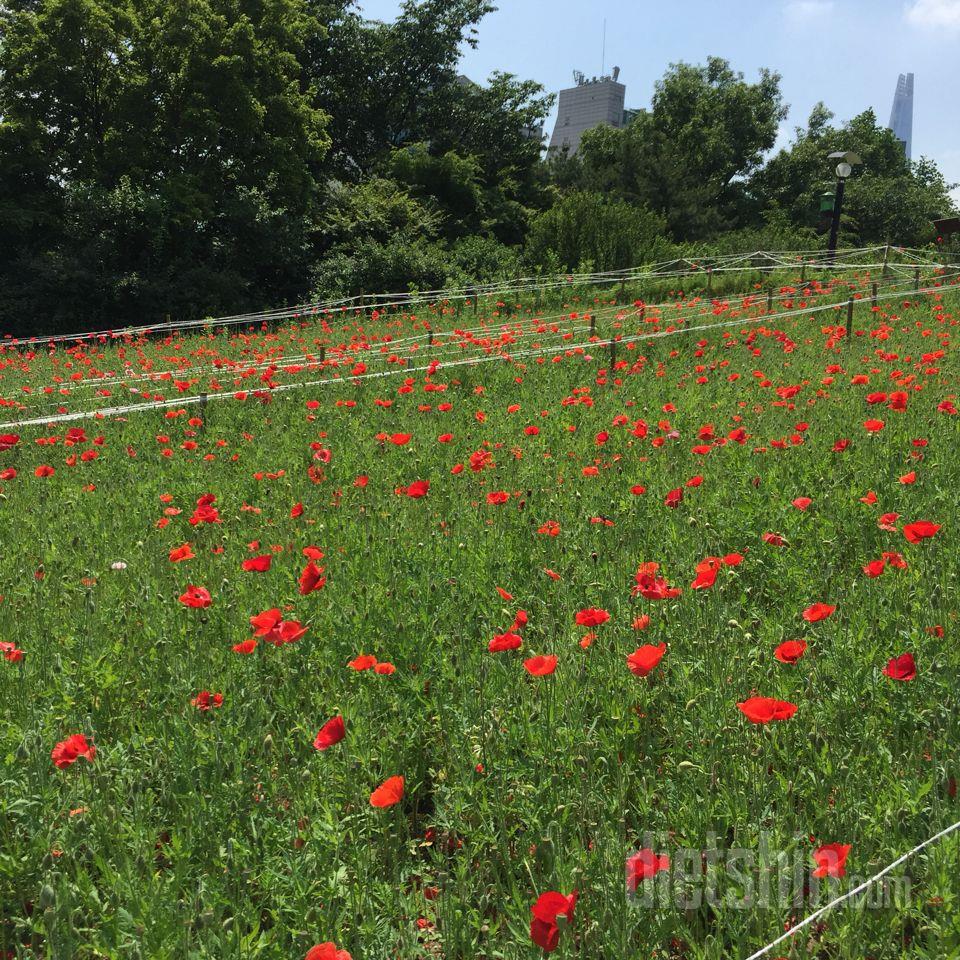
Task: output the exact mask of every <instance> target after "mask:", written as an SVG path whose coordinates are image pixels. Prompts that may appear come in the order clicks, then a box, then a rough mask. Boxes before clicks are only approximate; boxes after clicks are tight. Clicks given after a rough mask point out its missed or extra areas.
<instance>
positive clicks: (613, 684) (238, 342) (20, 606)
mask: <svg viewBox="0 0 960 960" xmlns="http://www.w3.org/2000/svg"><path fill="white" fill-rule="evenodd" d="M779 280H780V281H782V282H778V286H777V289H776V291H775V297H774V299H773V301H771V302H772V303H773V312H772V313H770V314H769V315H766V316H763V315H762V314H764V313H765V312H766V309H767V306H768V302H767V300H766V291H765V290H753V291H752V292H751V295H750V296H749V297H748V299H747V300H744V299H743V298H727V299H724V300H723V301H717V302H714V303H711V302H709V301H703V300H690V299H686V300H683V301H678V302H676V303H673V304H672V305H671V304H669V303H667V304H665V305H663V306H661V307H660V308H658V309H647V308H643V309H641V308H640V306H639V303H637V304H634V303H632V302H631V303H628V304H626V305H624V304H622V303H621V304H616V303H614V302H613V297H612V296H611V294H610V292H609V291H597V292H596V293H595V295H594V296H593V298H590V297H587V296H586V295H585V296H582V297H580V298H578V299H577V300H576V301H571V300H568V301H566V302H561V301H558V302H557V303H556V304H554V305H552V306H551V307H550V308H549V310H548V309H546V308H545V307H544V305H543V304H542V303H541V304H539V307H540V308H541V309H537V307H538V304H537V303H536V302H535V301H534V300H533V299H530V300H529V301H518V302H517V303H515V304H509V305H508V304H502V305H500V306H499V307H498V306H497V305H495V304H494V305H484V307H483V308H482V309H481V310H480V311H479V313H477V314H474V313H473V312H471V311H470V310H466V311H464V310H463V309H462V307H461V308H458V309H457V310H454V309H453V308H449V309H448V310H447V311H446V312H444V311H443V310H442V309H436V308H435V309H432V310H429V311H425V313H426V316H424V315H419V316H412V315H411V314H409V313H396V314H389V315H384V316H378V317H371V316H370V315H369V314H367V315H365V316H363V317H359V316H357V317H346V318H345V317H343V316H340V317H325V318H303V319H301V320H300V321H297V322H293V323H287V324H286V325H284V326H281V327H278V328H275V329H269V330H266V329H259V328H258V329H255V330H243V331H242V332H238V331H235V330H233V331H231V330H221V331H219V332H217V333H214V332H208V333H197V334H191V335H189V336H182V337H181V336H178V335H175V334H173V335H170V336H166V337H154V338H148V337H145V336H142V337H139V338H133V337H127V338H122V339H120V340H117V341H107V342H93V343H84V344H82V345H79V346H69V345H61V346H58V347H56V348H53V349H48V348H47V347H46V346H43V345H37V346H31V345H29V344H20V345H17V346H14V347H7V348H5V349H4V351H3V353H2V355H0V360H2V362H3V369H2V371H0V373H2V379H0V393H2V395H3V398H4V406H3V408H2V409H0V414H4V416H2V417H0V419H4V420H10V421H14V420H19V419H28V420H29V419H32V418H39V419H41V420H42V419H43V418H45V417H54V416H57V415H58V413H59V414H61V415H62V414H63V413H67V414H69V413H72V412H77V411H81V412H82V411H85V410H86V411H91V410H95V409H96V408H97V407H98V406H102V405H107V404H114V403H117V402H121V403H147V402H151V400H157V398H163V400H164V401H165V402H168V405H167V406H164V407H161V408H160V409H157V410H136V411H130V412H127V413H125V414H123V415H122V416H114V415H109V416H106V417H103V418H93V417H91V418H89V419H83V420H77V421H65V422H60V423H53V424H51V425H49V426H45V425H43V424H42V423H41V424H27V425H25V426H22V427H16V428H15V427H6V428H4V430H5V431H7V435H6V436H5V437H0V487H2V492H0V542H2V543H3V545H4V549H3V550H2V552H0V594H2V602H0V640H2V641H3V642H4V643H5V644H6V646H4V647H2V648H0V651H2V653H0V703H2V713H0V716H2V721H3V722H2V723H0V814H2V816H0V955H3V953H4V952H5V953H6V955H7V956H10V957H18V958H19V957H45V958H71V960H72V958H78V960H92V958H111V960H112V958H148V957H149V958H154V957H156V958H166V957H177V958H201V957H203V958H208V957H209V958H227V957H237V958H258V960H280V958H297V960H300V958H303V957H304V956H306V955H307V953H308V951H310V950H311V948H313V947H315V946H319V945H321V944H325V943H327V942H330V943H335V944H336V946H337V948H339V949H341V950H346V951H348V952H349V953H350V954H351V955H352V957H353V960H381V958H382V960H387V958H400V960H414V958H449V960H453V958H484V960H495V958H499V960H515V958H530V957H538V956H542V954H543V948H544V947H546V948H549V949H550V950H555V955H556V956H558V957H571V958H572V957H580V958H590V960H594V958H611V960H612V958H634V957H638V958H639V957H661V958H667V957H673V958H684V960H687V958H689V960H693V958H721V957H735V956H745V955H747V954H749V953H750V952H751V951H752V950H755V949H757V948H759V947H760V946H762V945H764V944H765V943H767V942H769V941H770V940H772V939H774V937H776V936H777V935H778V934H780V933H782V932H783V931H784V930H785V929H787V926H788V925H789V924H791V923H795V922H796V921H798V920H799V919H801V918H802V917H803V916H805V915H806V914H808V913H809V912H811V911H812V910H813V909H815V906H816V905H818V904H820V903H823V902H825V901H826V900H827V899H829V898H830V897H831V896H832V895H835V894H837V893H838V892H841V891H843V890H845V889H848V887H849V886H850V885H851V884H852V883H854V880H855V878H859V879H863V878H866V877H868V876H870V875H871V874H872V873H874V872H875V871H877V870H878V869H880V868H881V867H883V866H884V865H886V864H887V863H889V862H890V861H892V860H894V859H895V858H896V857H897V856H899V854H901V853H902V852H904V851H906V850H908V849H910V848H911V847H913V846H914V845H916V844H917V843H919V842H921V841H922V840H924V839H926V838H927V837H929V836H930V835H932V834H933V833H935V832H937V831H938V830H940V829H941V828H943V827H945V826H947V825H949V824H951V823H952V822H953V821H955V820H957V819H960V816H958V811H960V802H958V800H957V796H956V779H957V778H958V777H960V761H958V758H957V750H958V745H960V713H958V697H960V693H958V691H960V686H958V683H960V646H958V643H957V637H958V631H960V623H958V605H957V590H958V574H960V554H958V551H957V549H956V536H957V530H958V528H960V506H958V495H957V491H958V490H960V458H958V456H957V445H958V440H960V418H958V416H957V409H956V407H955V406H954V404H960V400H958V399H957V393H958V392H960V380H958V377H960V359H958V354H957V347H956V337H957V333H956V326H957V322H958V318H960V292H958V291H957V290H956V289H955V288H954V289H948V288H946V287H945V288H944V289H943V291H940V292H935V293H933V294H930V295H914V294H913V293H912V291H911V289H910V287H909V284H904V287H903V290H902V293H897V295H896V297H895V298H893V297H891V298H888V299H885V300H881V301H879V302H878V304H877V306H875V307H871V305H870V302H869V296H870V283H871V282H872V280H871V278H870V277H869V276H864V275H861V276H859V277H856V278H851V277H846V278H839V279H834V280H833V281H821V282H817V283H814V282H813V281H811V282H810V284H809V285H803V284H800V282H799V277H797V276H788V275H785V276H784V277H782V278H779ZM885 289H886V288H885ZM666 294H667V291H664V299H665V300H666V299H667V296H666ZM851 294H855V295H856V296H857V298H858V299H860V300H861V302H860V303H859V305H858V306H857V308H856V313H855V315H854V321H853V328H852V334H851V336H850V337H849V338H848V337H847V336H846V333H845V330H844V324H845V319H846V311H845V309H840V307H839V306H838V308H837V310H826V311H821V312H813V311H814V308H815V307H820V306H822V305H823V304H834V303H835V304H838V305H839V304H841V303H845V302H846V299H847V297H848V296H850V295H851ZM780 313H782V314H783V316H779V315H778V314H780ZM591 314H592V315H593V316H594V317H595V322H594V334H595V337H596V338H598V339H599V340H600V341H602V343H599V344H597V345H592V344H591V343H590V340H589V336H590V320H589V316H590V315H591ZM425 323H427V324H429V326H430V327H431V328H432V329H433V333H432V334H431V335H430V337H429V339H428V337H427V335H426V332H425ZM468 323H469V325H470V326H471V327H476V328H477V329H475V330H474V332H472V333H469V334H465V333H463V332H461V333H454V332H453V331H454V330H461V331H463V330H465V329H466V328H467V325H468ZM707 326H713V327H714V329H705V330H704V329H699V328H700V327H707ZM689 327H696V328H698V329H697V330H694V331H688V330H685V329H684V328H689ZM638 334H639V335H643V336H649V335H651V334H659V335H660V336H657V337H652V338H650V339H631V338H635V337H636V336H638ZM663 334H669V335H663ZM611 336H620V337H622V338H623V340H622V341H621V342H620V343H618V345H617V346H616V347H615V348H614V350H615V352H614V353H613V357H612V360H613V362H612V365H611V351H610V348H609V346H607V345H606V340H607V339H608V338H609V337H611ZM385 337H389V338H390V340H389V341H386V340H385V339H384V338H385ZM321 351H322V352H321ZM505 355H507V356H509V357H511V358H512V359H507V358H506V357H505ZM468 360H475V361H482V362H476V363H473V362H465V361H468ZM374 374H376V376H374ZM332 378H336V379H335V380H334V382H327V383H315V382H314V381H318V380H330V379H332ZM311 383H312V384H313V385H312V386H310V385H305V384H311ZM281 388H283V389H281ZM293 388H295V389H293ZM204 393H208V394H210V395H211V397H212V395H213V394H224V395H225V396H228V398H227V399H216V398H212V399H210V400H206V401H204V402H193V401H194V400H196V398H198V397H199V396H200V395H201V394H204ZM235 395H239V397H241V398H243V399H234V396H235ZM178 397H182V398H183V401H184V402H183V403H179V402H178ZM0 432H3V431H0ZM657 565H659V566H657ZM788 641H802V643H800V644H792V645H788V646H786V647H783V646H782V645H783V644H785V643H787V642H788ZM803 644H805V645H806V646H805V647H804V646H803ZM491 646H492V647H493V650H491ZM20 651H22V655H21V653H20ZM907 654H909V655H911V656H910V657H907V656H906V655H907ZM553 658H556V659H555V660H554V659H553ZM215 695H220V696H222V702H220V697H219V696H215ZM754 698H763V699H759V700H757V699H754ZM774 701H775V702H774ZM788 705H789V706H788ZM794 707H795V709H794ZM336 718H342V721H343V726H342V728H341V727H340V724H339V721H337V720H336ZM331 720H333V721H335V722H334V723H332V724H330V723H329V721H331ZM318 731H319V732H320V735H319V736H318ZM78 734H79V735H82V737H83V738H84V739H83V740H82V741H80V740H72V741H68V738H70V737H72V736H75V735H78ZM64 741H68V742H67V743H66V746H61V747H58V746H57V745H58V744H62V743H63V742H64ZM321 748H322V749H321ZM395 778H403V779H402V783H401V782H400V781H399V780H397V779H395ZM374 802H375V803H376V804H378V805H375V803H374ZM958 840H960V837H958V835H957V834H954V835H952V836H950V837H948V838H946V839H944V840H943V841H942V842H941V843H940V844H938V845H936V846H931V847H929V848H927V849H926V850H924V851H923V852H922V853H921V854H919V855H918V856H917V857H916V858H914V859H912V860H911V861H909V862H908V863H907V864H905V865H904V867H902V868H899V869H898V871H897V872H896V873H895V875H894V876H895V878H896V880H897V882H898V884H899V886H898V887H897V889H898V890H899V891H900V893H901V895H902V896H901V899H900V900H899V901H898V902H896V903H893V904H892V905H891V904H887V905H884V904H880V905H875V904H874V905H868V906H866V907H864V906H861V907H860V908H853V909H851V908H848V907H846V906H844V907H840V908H838V909H837V910H836V911H834V912H832V913H830V914H827V915H825V916H824V917H823V918H822V919H821V920H819V921H818V922H817V923H816V924H814V925H812V926H810V927H807V928H806V929H805V930H804V931H803V933H802V934H801V935H799V936H798V937H796V938H794V939H793V940H791V941H788V942H785V943H783V944H781V945H779V946H778V947H777V948H776V950H775V951H774V952H773V954H771V955H772V956H789V957H808V956H815V957H822V958H854V957H858V958H862V957H874V958H880V957H900V956H912V957H929V958H941V957H949V956H957V955H960V880H958V876H960V842H958ZM830 845H849V850H848V851H847V852H846V859H845V861H844V860H843V852H842V851H840V850H839V849H838V848H836V847H831V846H830ZM713 848H718V849H720V850H723V851H728V850H730V849H732V848H739V849H742V850H744V851H746V852H747V853H748V854H750V855H753V854H757V853H759V852H760V851H761V850H762V849H767V850H769V851H771V852H772V853H771V856H773V857H776V856H777V855H780V856H781V859H782V861H784V862H789V863H791V864H796V865H799V866H798V870H799V882H800V896H801V898H802V900H803V902H797V903H787V902H783V901H781V900H779V899H778V898H776V897H773V898H772V899H771V898H767V900H769V902H767V900H765V899H764V897H763V896H761V895H760V894H759V892H758V891H759V887H758V886H757V885H758V884H759V883H761V882H762V880H761V879H760V878H759V874H758V875H757V876H754V877H753V878H752V881H751V882H752V883H753V885H754V889H753V892H752V895H751V893H750V890H749V889H748V887H749V883H748V882H747V881H746V880H744V876H743V873H742V872H741V873H740V874H737V873H735V872H731V871H729V870H719V871H716V874H715V875H714V872H713V871H711V870H708V869H707V868H706V867H705V868H704V871H705V872H704V871H701V868H700V860H699V854H696V853H695V854H694V856H693V857H687V855H685V854H684V852H683V851H702V850H709V849H713ZM641 850H645V851H647V852H646V853H644V854H643V855H642V856H641V857H640V858H639V859H636V858H634V854H636V852H637V851H641ZM815 854H816V856H815ZM685 857H686V859H687V860H689V862H688V863H687V865H686V868H685V870H682V869H681V868H682V866H683V863H684V859H685ZM628 858H630V859H629V869H627V867H628ZM668 860H669V864H670V865H669V867H668ZM704 862H706V861H704ZM818 868H819V869H818ZM815 871H816V872H818V873H821V874H824V873H825V874H826V876H823V877H822V878H815V877H813V873H814V872H815ZM762 872H763V871H762V868H761V873H762ZM654 874H655V876H654ZM645 877H646V879H645ZM705 877H711V878H713V880H714V881H715V889H716V896H715V897H713V898H710V900H709V902H700V903H699V904H697V903H695V902H693V903H691V902H689V900H688V902H687V903H680V902H679V893H680V892H681V891H685V892H686V894H687V895H689V894H690V892H691V891H692V890H695V889H697V888H698V886H699V885H701V883H702V881H703V880H704V879H705ZM817 881H819V882H817ZM634 886H635V887H636V888H637V889H636V891H634V890H632V889H630V890H628V887H629V888H632V887H634ZM551 891H554V892H557V893H559V894H563V896H564V897H569V895H571V894H572V893H573V892H574V891H577V894H578V897H577V899H576V903H575V907H572V906H571V905H572V903H573V901H572V900H569V899H564V900H560V899H559V898H558V897H542V895H543V894H545V893H548V892H551ZM750 896H752V897H753V899H752V900H751V899H750ZM538 898H539V899H538ZM745 898H746V899H745ZM538 903H539V906H538V907H537V909H536V911H535V912H534V913H532V912H531V908H533V907H534V906H535V904H538ZM568 914H569V917H568ZM332 956H334V954H333V952H332V948H324V949H323V950H314V951H313V955H312V957H311V960H314V958H321V960H323V958H325V957H332Z"/></svg>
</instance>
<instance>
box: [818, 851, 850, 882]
mask: <svg viewBox="0 0 960 960" xmlns="http://www.w3.org/2000/svg"><path fill="white" fill-rule="evenodd" d="M849 853H850V844H849V843H827V844H824V845H823V846H822V847H818V848H817V849H816V850H814V851H813V859H814V860H815V861H816V863H817V869H816V870H814V871H813V875H814V876H815V877H842V876H843V875H844V874H845V873H846V872H847V870H846V866H845V864H846V862H847V856H848V854H849Z"/></svg>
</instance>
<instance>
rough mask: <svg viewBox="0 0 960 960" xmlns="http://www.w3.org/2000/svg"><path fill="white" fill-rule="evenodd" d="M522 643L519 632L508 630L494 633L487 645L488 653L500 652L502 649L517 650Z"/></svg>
mask: <svg viewBox="0 0 960 960" xmlns="http://www.w3.org/2000/svg"><path fill="white" fill-rule="evenodd" d="M522 643H523V640H522V638H521V637H520V634H519V633H514V632H513V631H511V630H508V631H507V632H506V633H497V634H494V637H493V639H492V640H491V641H490V643H489V644H488V645H487V650H489V651H490V653H502V652H503V651H504V650H518V649H519V648H520V645H521V644H522Z"/></svg>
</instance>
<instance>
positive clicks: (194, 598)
mask: <svg viewBox="0 0 960 960" xmlns="http://www.w3.org/2000/svg"><path fill="white" fill-rule="evenodd" d="M179 600H180V602H181V603H182V604H183V605H184V606H185V607H197V608H199V607H209V606H210V604H211V603H213V600H212V599H211V597H210V591H209V590H207V589H206V587H195V586H194V585H193V584H192V583H190V584H187V589H186V590H184V592H183V593H181V594H180V597H179Z"/></svg>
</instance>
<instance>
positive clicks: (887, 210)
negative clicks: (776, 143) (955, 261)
mask: <svg viewBox="0 0 960 960" xmlns="http://www.w3.org/2000/svg"><path fill="white" fill-rule="evenodd" d="M832 120H833V115H832V114H831V113H829V111H827V109H826V108H825V107H824V106H823V104H818V105H817V106H816V107H815V108H814V110H813V113H812V114H811V116H810V119H809V121H808V123H807V126H806V128H805V129H802V128H798V129H797V130H796V132H795V135H794V140H793V142H792V143H791V145H790V146H789V147H788V148H787V149H784V150H781V151H780V152H779V153H778V154H777V155H776V156H774V157H772V158H771V159H770V161H769V162H768V164H767V165H766V167H765V168H764V169H763V170H761V171H759V172H758V173H757V174H756V175H755V176H754V178H753V179H752V182H751V184H750V190H751V192H752V193H753V194H754V196H756V198H757V199H758V201H759V202H760V203H761V204H762V205H763V206H765V207H766V208H768V209H771V210H777V211H781V212H782V213H784V214H785V215H786V216H787V217H788V218H789V220H790V221H791V222H792V223H794V224H795V225H797V226H807V227H813V226H815V225H816V223H817V220H818V217H819V198H820V195H821V194H823V193H824V192H826V191H832V189H833V185H834V182H835V177H834V173H833V163H832V161H829V160H828V159H827V155H828V154H830V153H833V152H836V151H841V150H853V151H855V152H856V153H857V154H859V156H860V158H861V160H862V161H863V163H862V164H860V165H857V166H856V167H855V168H854V173H853V176H852V177H851V178H850V179H849V181H848V182H847V188H846V195H845V199H844V220H843V240H844V242H848V243H853V244H858V245H859V244H867V243H895V244H903V245H907V246H919V245H921V244H924V243H928V242H930V241H932V240H933V239H934V230H933V224H932V223H931V221H932V220H933V219H934V218H936V217H940V216H949V215H951V214H952V213H953V212H954V209H955V208H954V205H953V203H952V201H951V199H950V195H949V191H950V189H951V185H950V184H948V183H946V181H945V180H944V178H943V176H942V174H941V173H940V172H939V170H938V169H937V167H936V165H935V164H934V163H933V162H932V161H930V160H927V159H922V160H920V161H919V162H917V163H911V162H910V161H909V160H908V159H907V157H906V155H905V153H904V151H903V147H902V146H901V144H900V143H899V142H898V141H897V139H896V137H894V135H893V133H892V132H891V131H890V130H888V129H886V128H885V127H881V126H880V125H879V124H878V123H877V118H876V115H875V114H874V113H873V111H872V110H866V111H864V112H863V113H861V114H859V115H858V116H856V117H854V118H853V119H852V120H850V121H848V122H847V123H845V124H844V125H843V126H841V127H834V126H831V121H832Z"/></svg>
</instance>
